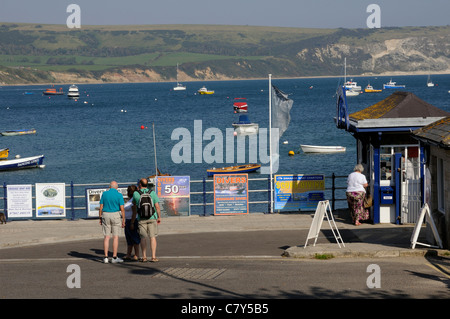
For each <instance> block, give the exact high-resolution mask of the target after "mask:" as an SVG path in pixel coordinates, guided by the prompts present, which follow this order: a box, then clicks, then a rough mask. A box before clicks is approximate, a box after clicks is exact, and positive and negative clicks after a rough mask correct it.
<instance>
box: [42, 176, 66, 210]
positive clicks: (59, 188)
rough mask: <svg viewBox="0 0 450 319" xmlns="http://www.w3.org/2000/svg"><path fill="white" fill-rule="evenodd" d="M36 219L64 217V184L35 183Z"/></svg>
mask: <svg viewBox="0 0 450 319" xmlns="http://www.w3.org/2000/svg"><path fill="white" fill-rule="evenodd" d="M36 217H38V218H54V217H66V184H64V183H36Z"/></svg>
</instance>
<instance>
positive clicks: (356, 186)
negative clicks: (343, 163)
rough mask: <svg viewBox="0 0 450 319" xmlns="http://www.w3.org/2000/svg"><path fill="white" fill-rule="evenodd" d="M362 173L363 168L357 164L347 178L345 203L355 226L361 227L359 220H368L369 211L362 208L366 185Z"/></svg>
mask: <svg viewBox="0 0 450 319" xmlns="http://www.w3.org/2000/svg"><path fill="white" fill-rule="evenodd" d="M363 171H364V167H363V166H362V165H361V164H357V165H356V166H355V168H354V170H353V173H351V174H350V175H349V176H348V178H347V191H346V195H347V203H348V208H349V209H350V214H351V216H352V220H353V223H354V224H355V225H361V223H360V221H361V220H367V219H369V211H368V210H367V209H366V208H364V198H365V196H366V187H367V186H368V183H367V179H366V177H365V176H364V175H363V174H362V172H363Z"/></svg>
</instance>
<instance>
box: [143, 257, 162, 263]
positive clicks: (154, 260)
mask: <svg viewBox="0 0 450 319" xmlns="http://www.w3.org/2000/svg"><path fill="white" fill-rule="evenodd" d="M139 261H140V262H142V263H146V262H147V261H149V262H151V263H156V262H158V261H159V259H158V258H152V259H150V260H147V258H144V257H141V258H139Z"/></svg>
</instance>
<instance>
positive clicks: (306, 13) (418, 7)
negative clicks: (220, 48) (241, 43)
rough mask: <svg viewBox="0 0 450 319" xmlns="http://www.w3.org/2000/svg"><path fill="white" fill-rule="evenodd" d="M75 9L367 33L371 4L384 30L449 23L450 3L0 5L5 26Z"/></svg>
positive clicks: (161, 20) (88, 15) (87, 19)
mask: <svg viewBox="0 0 450 319" xmlns="http://www.w3.org/2000/svg"><path fill="white" fill-rule="evenodd" d="M70 4H77V5H79V6H80V8H81V25H83V24H85V25H127V24H219V25H251V26H278V27H300V28H367V27H368V25H367V18H368V17H369V16H370V15H371V14H372V11H371V12H369V13H368V12H367V7H368V6H369V5H370V4H377V5H378V6H379V8H380V16H379V17H380V22H381V27H403V26H442V25H449V24H450V0H307V1H305V0H0V22H15V23H19V22H24V23H40V24H66V20H67V18H68V17H69V15H70V14H71V13H67V12H66V9H67V7H68V6H69V5H70Z"/></svg>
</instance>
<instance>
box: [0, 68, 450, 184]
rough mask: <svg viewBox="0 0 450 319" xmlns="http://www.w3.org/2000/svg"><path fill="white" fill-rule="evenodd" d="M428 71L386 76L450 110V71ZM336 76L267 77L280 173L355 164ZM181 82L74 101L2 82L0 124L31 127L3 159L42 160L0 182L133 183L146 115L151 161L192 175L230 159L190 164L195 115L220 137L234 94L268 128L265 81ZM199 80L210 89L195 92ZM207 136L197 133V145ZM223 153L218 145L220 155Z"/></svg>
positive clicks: (140, 171) (355, 103)
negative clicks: (279, 122) (282, 108)
mask: <svg viewBox="0 0 450 319" xmlns="http://www.w3.org/2000/svg"><path fill="white" fill-rule="evenodd" d="M390 79H391V78H390V77H355V78H354V80H355V81H357V82H358V84H359V85H361V86H362V87H363V88H364V87H365V86H366V85H367V84H368V82H369V81H370V84H371V85H372V86H374V88H382V84H383V83H386V82H388V81H389V80H390ZM432 79H433V81H434V82H435V83H436V84H437V86H436V87H434V88H427V87H426V81H427V76H424V75H423V76H395V77H393V80H394V81H396V82H397V83H399V84H405V85H406V89H405V90H406V91H410V92H413V93H414V94H416V95H417V96H418V97H420V98H422V99H423V100H425V101H427V102H429V103H431V104H433V105H435V106H437V107H439V108H441V109H444V110H446V111H449V112H450V94H449V93H448V91H449V90H450V75H435V76H433V77H432ZM342 82H343V79H339V78H312V79H272V83H273V84H274V85H276V86H277V87H279V88H280V89H281V90H283V91H284V92H286V93H288V94H290V98H291V99H293V100H294V106H293V108H292V111H291V123H290V126H289V128H288V130H287V131H286V132H285V133H284V135H283V136H282V137H281V139H280V167H279V170H278V173H279V174H313V173H314V174H316V173H320V174H325V176H331V174H332V173H335V174H336V175H347V174H348V173H350V172H351V170H352V168H353V166H354V164H355V162H356V146H355V140H354V138H353V137H352V136H351V135H350V134H349V133H346V132H345V131H343V130H339V129H337V128H336V126H335V124H334V120H333V118H334V116H335V114H336V108H335V92H336V88H337V86H338V84H339V83H341V84H342ZM184 84H186V85H187V90H186V91H185V92H182V91H173V90H172V88H173V86H174V83H145V84H144V83H136V84H90V85H87V84H86V85H83V84H80V85H78V87H79V90H80V95H81V96H80V99H79V100H78V101H74V100H69V99H68V98H67V97H66V95H64V96H52V97H49V96H44V95H42V91H43V90H45V89H46V88H47V87H48V86H3V87H1V88H0V130H1V131H4V130H16V129H28V128H35V129H36V130H37V134H35V135H27V136H13V137H0V148H3V147H8V148H9V149H10V158H12V157H14V156H15V155H17V154H20V156H22V157H27V156H33V155H39V154H44V155H45V159H44V164H45V168H44V169H29V170H22V171H20V170H19V171H8V172H0V183H1V184H3V183H5V182H6V183H7V184H24V183H31V184H34V183H37V182H63V183H70V182H74V183H75V184H82V183H108V182H109V181H111V180H117V181H119V182H129V181H137V180H138V179H139V178H140V177H145V176H149V175H152V174H154V172H155V160H154V154H155V153H154V148H153V133H152V123H154V124H155V130H156V149H157V161H158V168H159V169H160V171H161V172H162V173H166V172H167V173H170V174H171V175H188V176H190V177H191V180H201V179H203V178H204V177H206V169H207V168H210V167H213V166H215V167H221V166H231V165H233V164H234V163H217V164H215V163H213V164H208V163H206V162H205V161H202V163H194V120H201V121H202V132H203V133H204V132H205V130H206V129H208V128H218V129H219V130H220V131H221V132H222V133H223V139H224V140H223V144H224V145H225V130H226V128H231V127H232V126H231V124H232V123H233V122H234V121H236V120H237V115H236V114H234V113H233V106H232V105H233V99H234V98H236V97H245V98H247V102H248V104H249V117H250V119H251V120H252V121H254V122H257V123H259V125H260V128H267V127H268V80H248V81H209V82H186V83H184ZM203 85H206V86H207V88H208V89H210V90H214V91H215V94H214V95H199V94H196V92H197V90H198V89H199V88H201V87H202V86H203ZM59 87H62V88H63V89H64V91H65V92H67V90H68V87H69V85H62V86H56V88H59ZM310 87H312V88H310ZM393 92H394V90H384V91H383V92H382V93H380V94H361V95H360V96H357V97H351V98H348V102H349V109H350V112H354V111H357V110H360V109H362V108H365V107H367V106H370V105H372V104H374V103H376V102H378V101H380V100H382V99H383V98H385V97H387V96H388V95H390V94H391V93H393ZM26 93H28V94H26ZM29 93H32V94H29ZM141 126H144V127H146V129H141ZM177 128H186V129H187V131H189V132H190V134H191V143H190V144H191V146H192V149H191V151H192V153H191V163H174V161H173V160H172V157H171V152H172V149H173V148H174V147H175V146H176V145H177V144H178V143H179V140H178V139H176V140H172V139H171V136H172V132H173V131H174V130H175V129H177ZM177 138H178V137H177ZM283 141H287V142H288V144H283V143H282V142H283ZM185 142H189V141H185ZM209 143H210V141H208V140H204V141H203V145H202V149H204V148H205V146H206V145H208V144H209ZM300 144H316V145H342V146H346V147H347V152H345V153H340V154H326V155H311V154H303V153H301V152H300V153H297V152H298V151H299V145H300ZM291 150H292V151H294V152H296V154H295V156H292V157H290V156H288V152H289V151H291ZM265 154H267V152H266V153H265ZM225 155H226V154H225V149H224V155H223V159H224V160H226V158H225ZM258 175H259V173H256V174H252V175H251V176H255V177H257V176H258Z"/></svg>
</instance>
